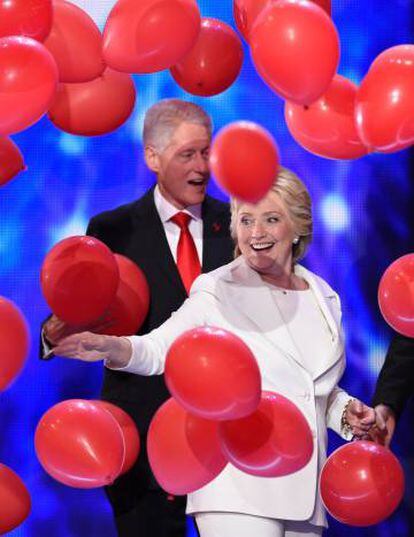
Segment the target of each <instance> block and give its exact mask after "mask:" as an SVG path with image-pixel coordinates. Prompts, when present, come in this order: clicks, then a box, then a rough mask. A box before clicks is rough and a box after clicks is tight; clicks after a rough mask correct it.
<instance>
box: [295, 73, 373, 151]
mask: <svg viewBox="0 0 414 537" xmlns="http://www.w3.org/2000/svg"><path fill="white" fill-rule="evenodd" d="M357 89H358V87H357V86H356V84H354V83H353V82H351V81H350V80H348V79H347V78H345V77H343V76H340V75H335V77H334V79H333V80H332V83H331V85H330V86H329V88H328V89H327V90H326V92H325V93H324V94H323V95H322V97H320V98H319V99H318V100H317V101H315V102H314V103H312V104H310V105H309V106H302V105H299V104H295V103H291V102H286V104H285V118H286V123H287V126H288V128H289V131H290V133H291V135H292V136H293V138H294V139H295V140H296V141H297V142H298V144H300V145H301V146H302V147H304V148H305V149H307V150H308V151H310V152H311V153H314V154H315V155H319V156H320V157H325V158H331V159H355V158H359V157H362V156H364V155H366V154H367V153H368V148H367V147H365V146H364V145H363V144H362V142H361V140H360V138H359V136H358V133H357V131H356V127H355V123H354V109H355V95H356V92H357Z"/></svg>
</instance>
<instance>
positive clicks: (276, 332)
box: [225, 256, 342, 378]
mask: <svg viewBox="0 0 414 537" xmlns="http://www.w3.org/2000/svg"><path fill="white" fill-rule="evenodd" d="M229 268H230V270H229V272H228V273H227V274H226V276H225V279H226V280H227V281H228V282H229V283H232V284H234V285H233V286H232V287H233V289H232V290H231V293H232V299H231V300H232V303H234V304H237V308H238V310H239V311H241V312H243V314H245V315H246V316H247V317H249V319H250V320H251V321H252V322H253V323H254V324H255V325H256V326H257V327H258V329H259V330H260V332H261V333H262V334H263V335H264V336H265V337H266V338H267V339H269V340H270V341H271V342H272V343H273V345H275V346H276V347H278V348H279V350H281V351H282V352H283V353H284V354H287V355H288V356H289V357H290V358H292V359H293V360H295V361H296V362H297V363H298V364H299V365H300V366H301V367H303V366H302V364H301V360H300V356H299V350H298V348H297V347H296V345H295V342H294V340H293V338H292V336H291V335H290V332H289V330H288V328H287V326H286V324H285V322H284V320H283V318H282V315H281V312H280V310H279V308H278V307H277V304H276V302H275V301H274V300H273V298H272V294H271V292H270V289H269V287H268V286H267V285H264V284H263V281H262V279H261V277H260V275H259V274H258V273H257V272H256V271H255V270H253V269H252V268H250V267H249V265H248V264H247V263H246V261H245V260H244V258H243V257H242V256H240V257H238V258H237V259H235V260H234V261H233V262H232V263H231V264H230V267H229ZM295 273H296V274H297V275H299V276H301V277H302V278H304V279H305V280H306V281H307V282H308V284H309V286H310V288H311V289H312V291H313V293H314V296H315V298H316V301H317V303H318V306H319V308H320V310H321V312H322V314H323V316H324V317H325V319H326V322H327V324H328V326H329V329H330V331H331V334H332V345H331V346H330V348H329V349H327V354H326V360H324V362H323V363H321V364H319V367H318V368H317V369H316V370H315V372H314V374H313V378H317V377H318V376H320V375H321V374H322V373H323V372H324V371H326V369H328V368H330V367H331V366H332V365H334V364H335V363H336V361H337V360H338V359H339V358H340V356H341V354H342V345H341V341H340V330H339V326H340V319H339V316H340V313H339V304H338V303H337V300H338V299H337V295H336V294H335V293H334V292H333V291H332V290H331V289H330V288H329V286H322V285H321V283H319V281H318V278H317V277H316V276H315V275H314V274H313V273H312V272H310V271H309V270H307V269H306V268H305V267H303V266H301V265H295ZM233 301H234V302H233ZM331 308H332V309H331ZM334 308H336V309H337V312H338V314H337V316H336V319H335V317H334V315H333V313H332V311H333V309H334ZM270 312H271V313H270Z"/></svg>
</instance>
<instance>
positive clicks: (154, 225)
mask: <svg viewBox="0 0 414 537" xmlns="http://www.w3.org/2000/svg"><path fill="white" fill-rule="evenodd" d="M133 219H134V232H133V235H132V238H131V252H133V251H134V250H135V251H136V249H139V248H143V249H144V250H145V251H147V252H148V255H149V257H150V258H151V260H152V264H153V265H154V267H156V269H157V270H159V271H161V272H162V273H163V276H164V277H165V278H167V279H168V280H169V281H170V282H171V283H172V284H173V285H174V287H175V288H177V289H181V290H182V291H183V293H184V295H185V296H186V291H185V288H184V285H183V282H182V280H181V277H180V274H179V272H178V269H177V265H176V263H175V261H174V258H173V255H172V253H171V250H170V247H169V245H168V241H167V237H166V235H165V231H164V227H163V225H162V222H161V219H160V217H159V214H158V211H157V209H156V207H155V203H154V189H153V188H152V189H151V190H149V191H148V192H147V194H145V195H144V196H143V197H142V198H141V200H140V201H139V203H138V204H137V208H136V211H135V213H134V217H133Z"/></svg>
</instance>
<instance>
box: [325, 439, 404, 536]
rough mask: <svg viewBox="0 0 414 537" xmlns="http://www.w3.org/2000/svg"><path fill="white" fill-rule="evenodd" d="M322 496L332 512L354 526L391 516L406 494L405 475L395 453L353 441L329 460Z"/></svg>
mask: <svg viewBox="0 0 414 537" xmlns="http://www.w3.org/2000/svg"><path fill="white" fill-rule="evenodd" d="M320 493H321V497H322V500H323V503H324V505H325V507H326V509H327V510H328V511H329V513H330V514H331V515H332V516H333V517H335V518H336V519H337V520H339V521H340V522H342V523H344V524H349V525H351V526H371V525H374V524H379V523H380V522H382V521H383V520H385V519H386V518H387V517H389V516H390V515H391V514H392V513H393V512H394V511H395V509H396V508H397V507H398V504H399V503H400V501H401V499H402V497H403V494H404V473H403V470H402V468H401V465H400V463H399V462H398V459H397V458H396V457H395V455H393V454H392V453H391V451H390V450H389V449H387V448H385V447H383V446H381V445H379V444H375V443H374V442H369V441H357V442H351V443H349V444H345V445H344V446H341V447H340V448H338V449H337V450H336V451H334V452H333V453H332V454H331V455H330V457H328V459H327V461H326V463H325V465H324V467H323V469H322V472H321V478H320Z"/></svg>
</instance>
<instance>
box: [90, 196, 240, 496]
mask: <svg viewBox="0 0 414 537" xmlns="http://www.w3.org/2000/svg"><path fill="white" fill-rule="evenodd" d="M202 218H203V259H202V271H203V272H209V271H211V270H213V269H215V268H217V267H219V266H220V265H224V264H225V263H228V262H229V261H231V259H232V250H233V244H232V241H231V239H230V233H229V224H230V213H229V207H228V204H226V203H223V202H221V201H218V200H215V199H213V198H211V197H208V196H207V197H206V199H205V201H204V203H203V205H202ZM86 233H87V235H91V236H94V237H96V238H98V239H99V240H101V241H102V242H104V243H105V244H106V245H107V246H108V247H109V248H110V249H111V250H112V251H113V252H114V253H119V254H122V255H125V256H126V257H129V258H130V259H131V260H132V261H134V262H135V263H136V264H137V265H138V266H139V267H140V268H141V269H142V270H143V272H144V273H145V276H146V278H147V280H148V284H149V287H150V293H151V299H150V309H149V314H148V316H147V318H146V320H145V322H144V324H143V326H142V327H141V329H140V331H139V334H145V333H147V332H150V331H151V330H152V329H154V328H157V327H158V326H160V325H161V324H162V323H163V322H164V321H165V320H166V319H168V318H169V317H170V315H171V313H172V312H174V311H175V310H177V309H178V308H179V307H180V306H181V304H182V303H183V302H184V300H185V298H186V296H187V294H186V291H185V288H184V286H183V283H182V281H181V278H180V275H179V273H178V270H177V266H176V264H175V262H174V259H173V256H172V254H171V251H170V248H169V245H168V242H167V238H166V235H165V231H164V228H163V225H162V222H161V220H160V218H159V215H158V212H157V210H156V207H155V203H154V195H153V189H151V190H149V191H148V192H147V193H146V194H145V195H144V196H143V197H142V198H140V199H139V200H138V201H135V202H133V203H130V204H127V205H123V206H121V207H118V208H117V209H115V210H112V211H107V212H104V213H101V214H99V215H97V216H95V217H94V218H92V220H91V221H90V223H89V226H88V229H87V232H86ZM168 397H169V393H168V391H167V389H166V387H165V384H164V378H163V376H154V377H140V376H138V375H132V374H129V373H123V372H117V371H111V370H109V369H105V374H104V384H103V389H102V398H103V399H106V400H109V401H111V402H113V403H114V404H117V405H118V406H120V407H122V408H124V409H125V410H126V411H127V412H128V413H129V414H131V415H132V417H133V418H134V420H135V422H136V424H137V426H138V430H139V432H140V435H141V440H142V447H143V451H142V453H141V455H140V458H139V461H138V466H137V467H136V468H135V470H134V472H133V473H134V474H135V475H134V476H133V478H134V484H133V485H132V484H131V486H133V488H134V489H135V491H137V490H141V491H143V490H145V489H146V488H148V487H149V488H157V487H158V485H156V483H155V481H154V479H153V477H152V475H151V474H150V472H149V470H148V463H147V460H146V453H145V438H146V431H147V429H148V426H149V423H150V421H151V418H152V416H153V415H154V413H155V411H156V410H157V408H158V407H159V406H160V405H161V404H162V403H163V402H164V401H165V400H166V399H167V398H168ZM125 479H127V478H125ZM119 481H121V483H120V486H122V478H120V479H119V480H117V482H119ZM115 486H116V484H115ZM129 499H131V497H129Z"/></svg>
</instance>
